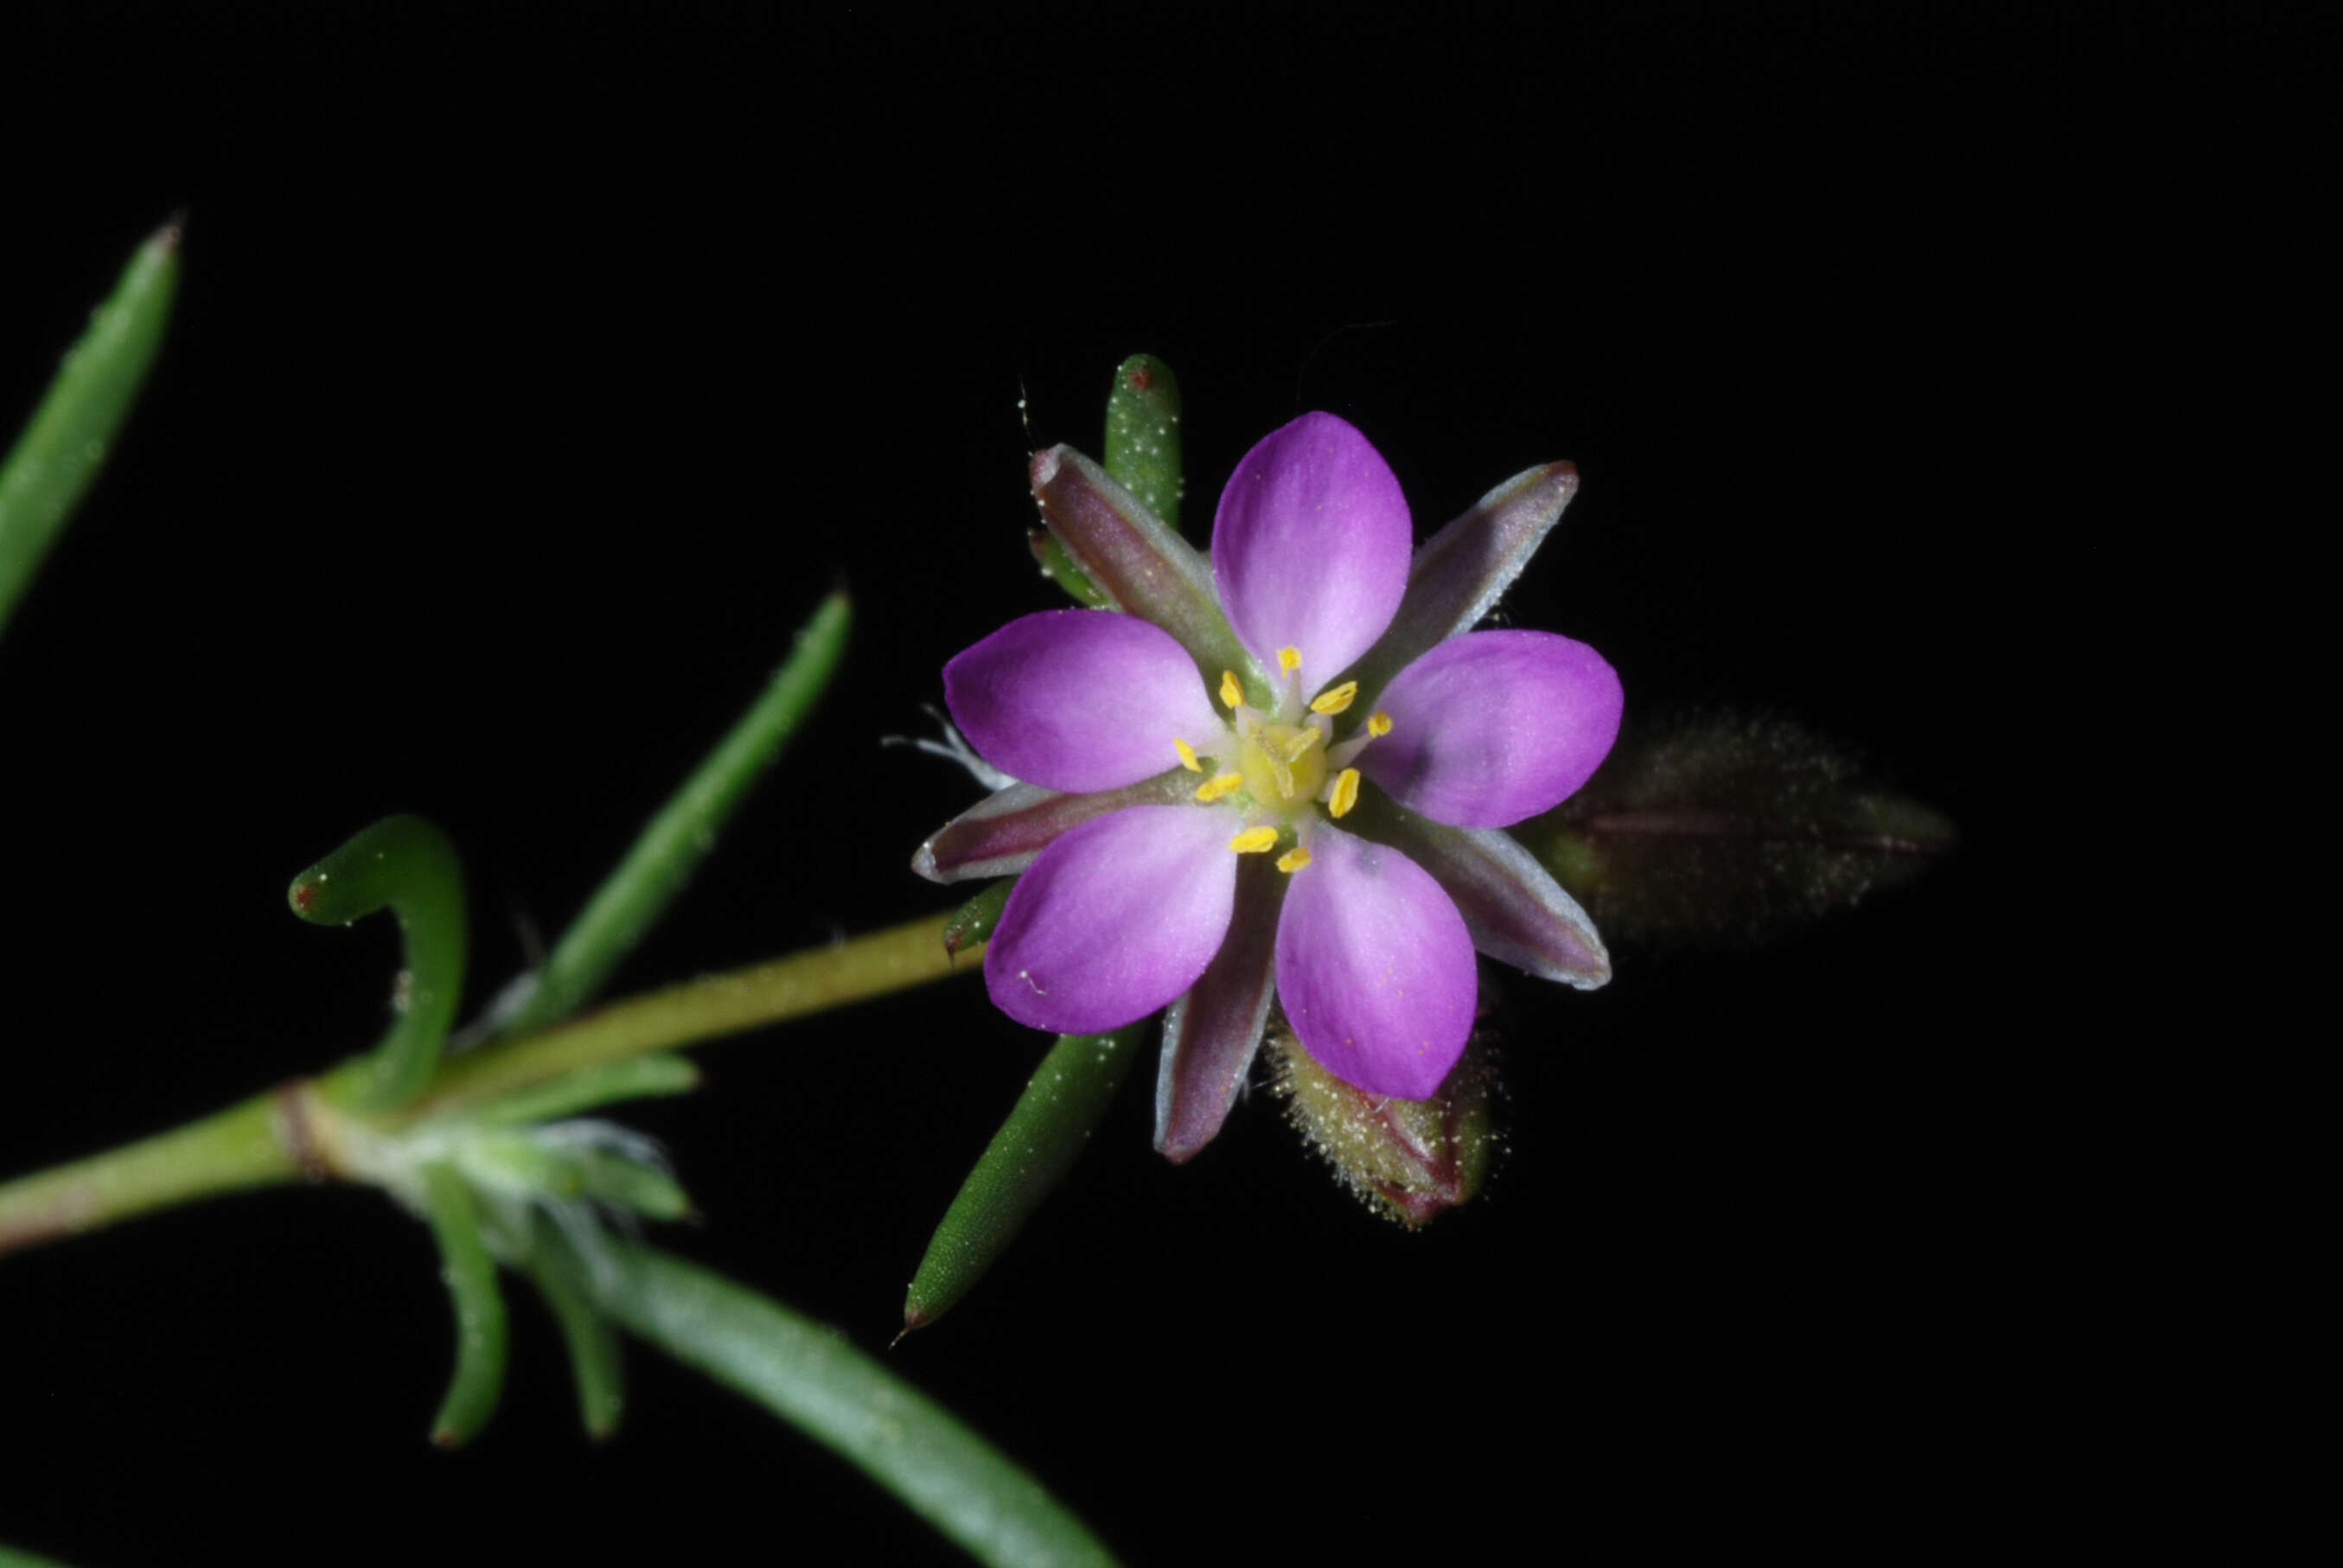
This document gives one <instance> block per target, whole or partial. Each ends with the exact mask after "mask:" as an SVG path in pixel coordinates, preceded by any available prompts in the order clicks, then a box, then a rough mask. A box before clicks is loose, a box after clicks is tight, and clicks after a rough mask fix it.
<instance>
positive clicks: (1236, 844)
mask: <svg viewBox="0 0 2343 1568" xmlns="http://www.w3.org/2000/svg"><path fill="white" fill-rule="evenodd" d="M1229 848H1230V849H1234V850H1235V851H1236V852H1237V853H1238V854H1240V855H1260V854H1265V853H1267V852H1268V851H1269V850H1272V849H1276V848H1277V829H1274V828H1247V829H1245V830H1244V831H1243V832H1242V833H1239V834H1238V835H1237V836H1236V837H1235V838H1233V839H1230V840H1229Z"/></svg>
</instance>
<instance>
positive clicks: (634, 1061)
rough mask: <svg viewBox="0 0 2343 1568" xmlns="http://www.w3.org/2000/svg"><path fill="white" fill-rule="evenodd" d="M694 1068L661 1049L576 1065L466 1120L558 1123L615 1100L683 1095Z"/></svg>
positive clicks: (695, 1082) (691, 1084) (692, 1082)
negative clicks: (578, 1066) (648, 1053)
mask: <svg viewBox="0 0 2343 1568" xmlns="http://www.w3.org/2000/svg"><path fill="white" fill-rule="evenodd" d="M699 1080H700V1073H699V1067H698V1065H696V1064H695V1063H693V1062H692V1061H691V1060H689V1059H688V1058H685V1057H680V1056H676V1055H672V1054H670V1053H669V1052H666V1051H661V1052H659V1054H658V1055H656V1056H635V1057H628V1058H625V1059H623V1060H618V1061H604V1062H597V1063H596V1064H595V1065H594V1066H592V1067H581V1068H579V1069H578V1070H577V1071H575V1072H571V1073H567V1074H564V1075H563V1076H562V1077H559V1078H556V1079H552V1080H550V1081H547V1082H544V1083H538V1084H532V1085H530V1086H529V1087H528V1088H527V1089H523V1090H520V1091H516V1092H514V1093H511V1094H508V1095H506V1096H505V1097H504V1098H503V1099H501V1100H493V1101H488V1103H487V1104H485V1105H481V1106H478V1107H476V1108H473V1109H471V1110H469V1111H467V1112H466V1117H467V1119H468V1120H469V1121H479V1122H483V1123H486V1124H488V1125H490V1126H503V1127H519V1126H526V1125H527V1124H528V1123H530V1122H535V1121H559V1120H560V1119H561V1118H563V1117H565V1116H575V1115H577V1114H578V1112H579V1111H591V1110H593V1109H594V1108H595V1107H596V1106H599V1105H608V1104H610V1103H612V1102H613V1101H620V1100H642V1099H647V1098H649V1097H650V1096H652V1095H662V1094H684V1093H688V1092H689V1091H692V1090H694V1089H697V1088H699Z"/></svg>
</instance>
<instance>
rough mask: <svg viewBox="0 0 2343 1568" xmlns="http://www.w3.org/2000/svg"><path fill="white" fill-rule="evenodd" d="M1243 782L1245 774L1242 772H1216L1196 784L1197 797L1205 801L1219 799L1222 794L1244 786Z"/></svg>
mask: <svg viewBox="0 0 2343 1568" xmlns="http://www.w3.org/2000/svg"><path fill="white" fill-rule="evenodd" d="M1243 784H1244V775H1243V774H1242V773H1220V774H1215V775H1214V776H1213V777H1212V778H1210V779H1205V780H1204V781H1203V782H1202V784H1199V785H1197V786H1196V799H1199V800H1205V801H1212V800H1217V799H1220V798H1221V797H1222V796H1223V795H1226V794H1229V793H1231V792H1232V791H1233V790H1236V789H1241V788H1242V787H1243Z"/></svg>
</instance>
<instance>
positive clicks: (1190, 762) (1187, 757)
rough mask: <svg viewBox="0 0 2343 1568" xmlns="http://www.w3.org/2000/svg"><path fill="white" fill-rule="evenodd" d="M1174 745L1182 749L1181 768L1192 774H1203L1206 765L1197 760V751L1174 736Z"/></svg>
mask: <svg viewBox="0 0 2343 1568" xmlns="http://www.w3.org/2000/svg"><path fill="white" fill-rule="evenodd" d="M1172 745H1174V746H1176V747H1178V748H1179V749H1180V766H1181V767H1182V768H1185V769H1187V770H1188V771H1189V772H1191V773H1202V771H1203V770H1204V765H1203V764H1202V763H1201V762H1199V761H1197V760H1196V749H1195V748H1194V747H1192V746H1191V745H1189V744H1188V743H1187V742H1186V741H1184V740H1182V739H1180V738H1179V737H1178V736H1176V735H1174V736H1173V737H1172Z"/></svg>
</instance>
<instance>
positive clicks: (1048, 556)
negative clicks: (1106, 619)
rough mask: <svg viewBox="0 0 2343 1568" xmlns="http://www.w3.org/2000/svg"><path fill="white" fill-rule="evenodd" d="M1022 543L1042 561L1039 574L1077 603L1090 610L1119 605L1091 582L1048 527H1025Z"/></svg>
mask: <svg viewBox="0 0 2343 1568" xmlns="http://www.w3.org/2000/svg"><path fill="white" fill-rule="evenodd" d="M1025 543H1026V544H1027V545H1028V546H1030V547H1031V549H1032V551H1033V558H1034V559H1035V560H1037V561H1039V562H1040V563H1041V575H1042V576H1043V577H1045V578H1049V579H1050V580H1051V582H1053V583H1056V584H1057V585H1058V586H1059V587H1060V588H1063V589H1065V590H1066V592H1067V593H1069V594H1071V595H1072V596H1073V599H1074V602H1075V603H1076V604H1079V605H1083V606H1086V607H1088V608H1091V609H1120V608H1121V606H1120V605H1118V604H1116V603H1115V602H1114V600H1113V599H1111V598H1108V597H1107V595H1106V593H1105V592H1104V591H1103V590H1102V589H1101V588H1100V587H1099V586H1098V584H1096V583H1094V582H1092V581H1091V575H1090V573H1088V572H1086V571H1084V570H1082V568H1081V565H1080V564H1079V563H1078V562H1076V561H1075V559H1074V558H1073V555H1072V554H1071V552H1070V551H1069V550H1068V549H1067V548H1066V547H1065V546H1063V545H1061V544H1060V543H1059V542H1058V536H1057V535H1055V534H1053V533H1051V531H1050V530H1049V529H1047V528H1028V529H1027V530H1026V531H1025Z"/></svg>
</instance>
